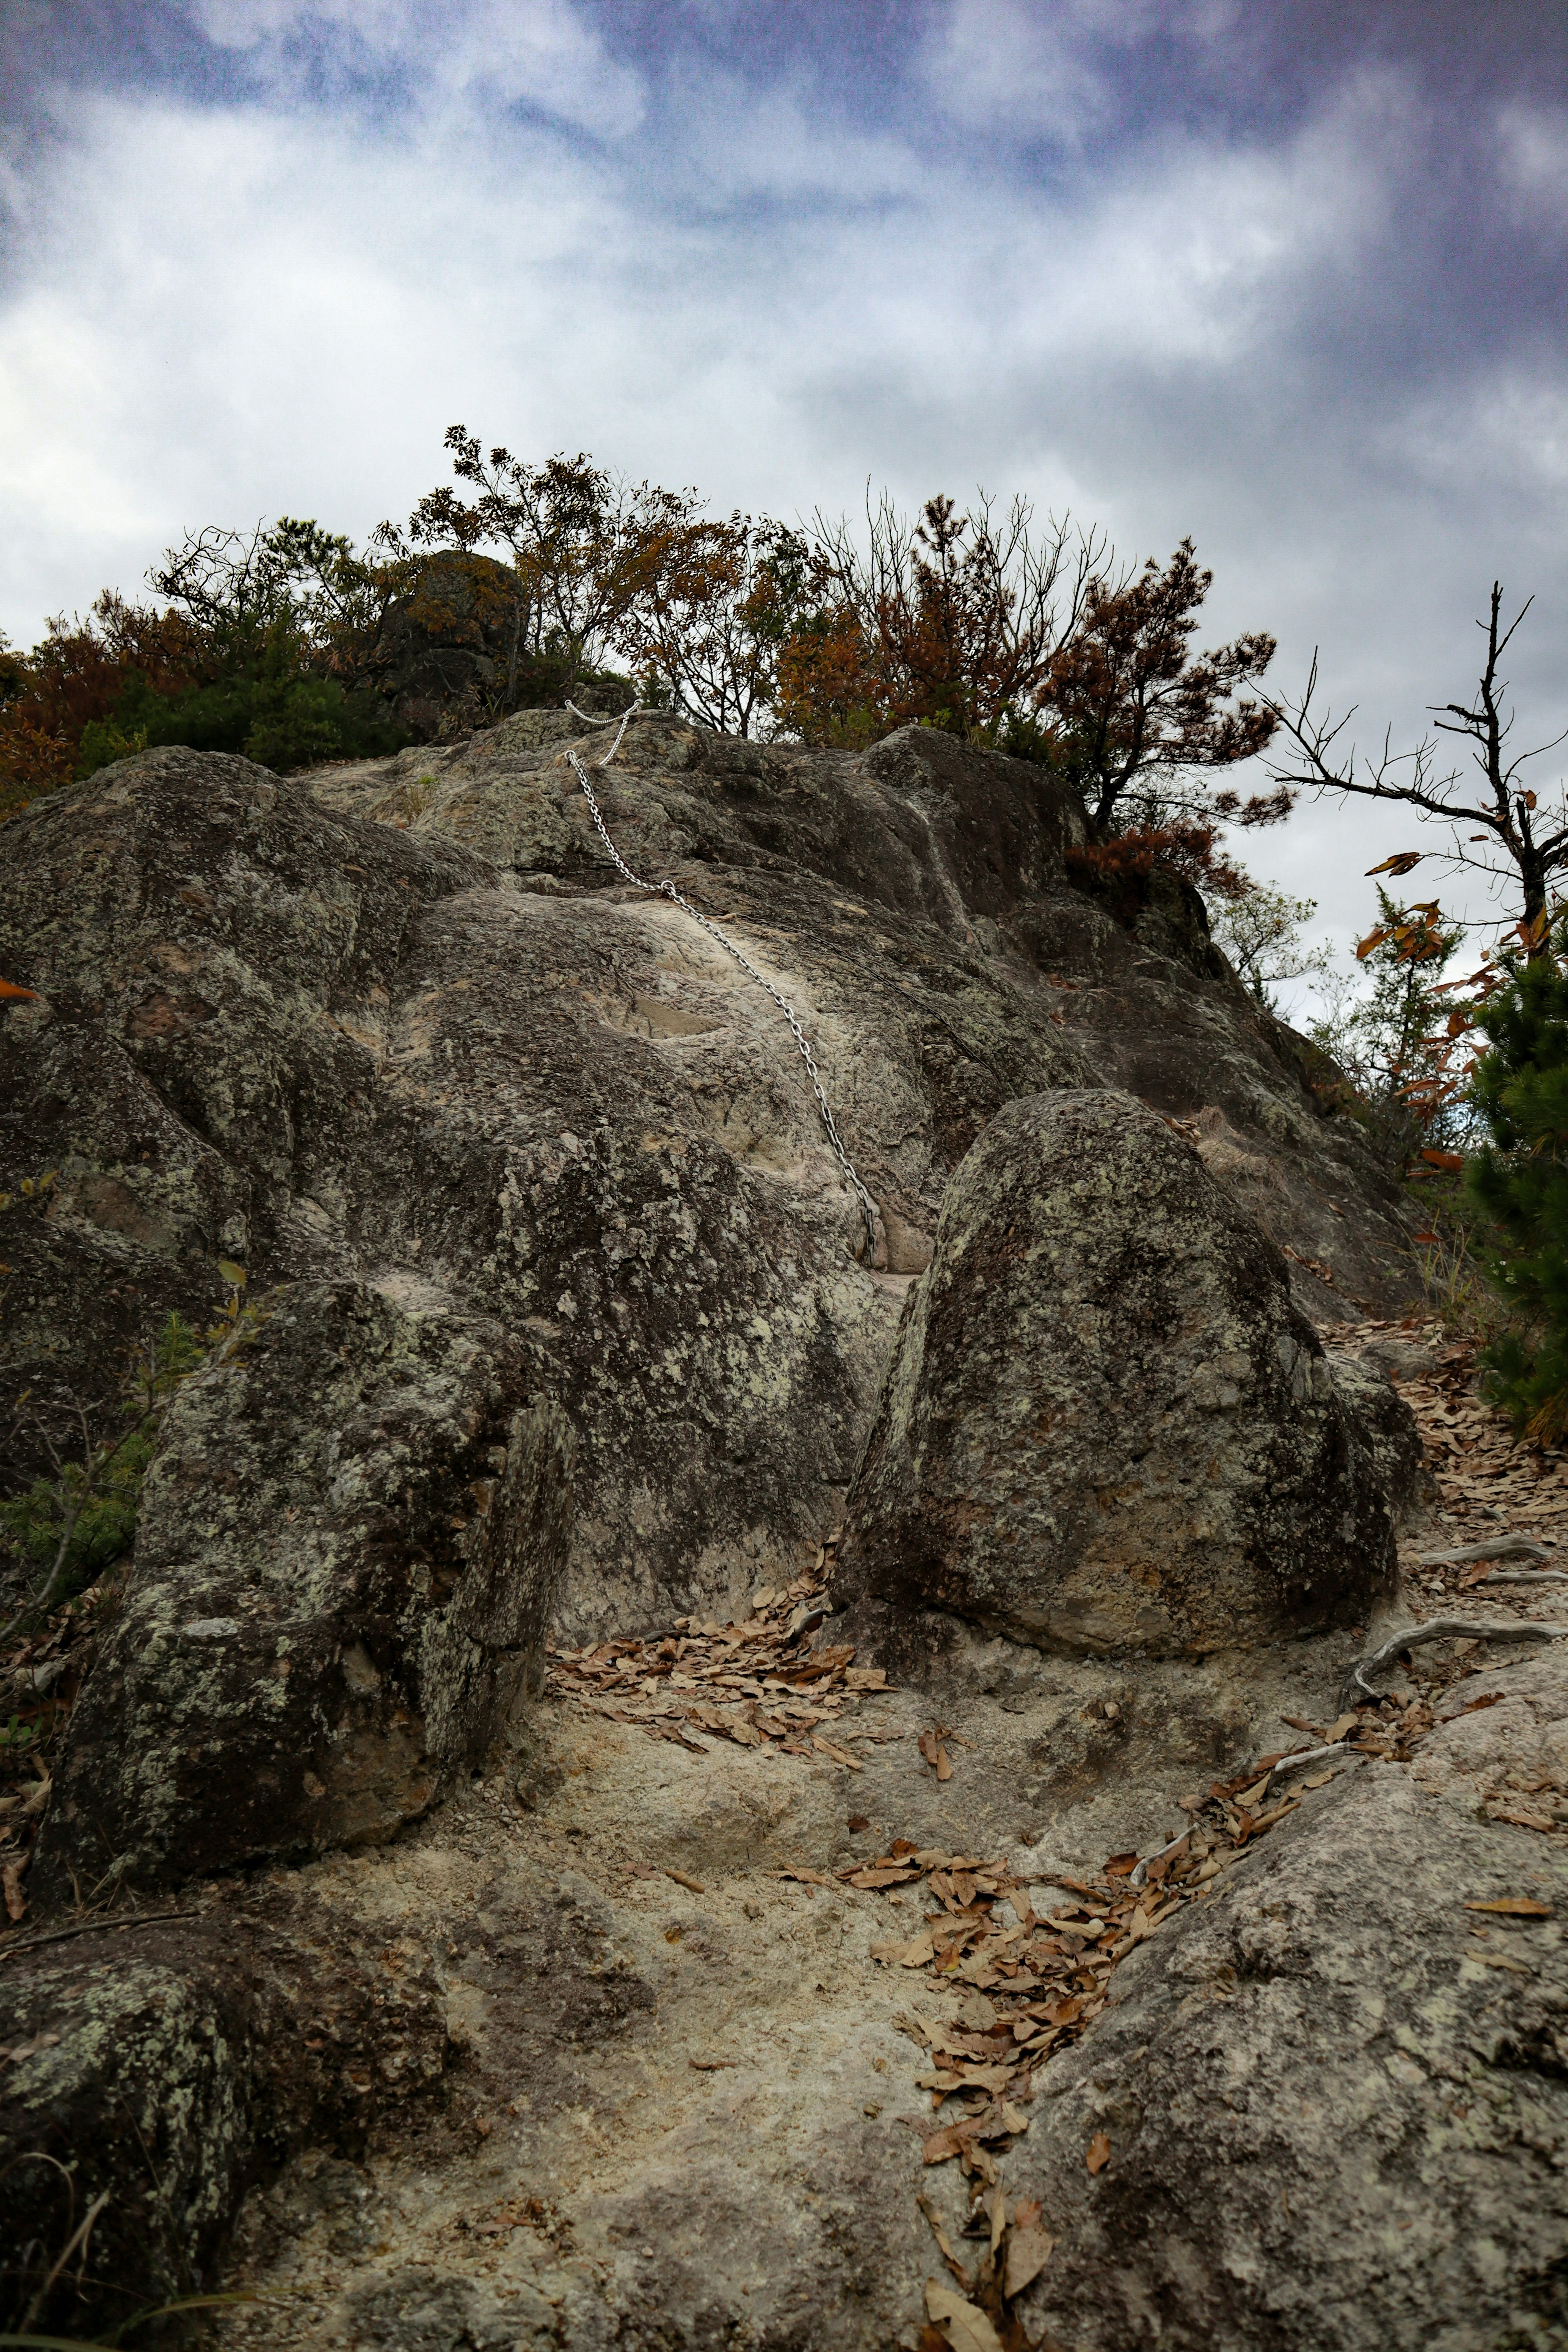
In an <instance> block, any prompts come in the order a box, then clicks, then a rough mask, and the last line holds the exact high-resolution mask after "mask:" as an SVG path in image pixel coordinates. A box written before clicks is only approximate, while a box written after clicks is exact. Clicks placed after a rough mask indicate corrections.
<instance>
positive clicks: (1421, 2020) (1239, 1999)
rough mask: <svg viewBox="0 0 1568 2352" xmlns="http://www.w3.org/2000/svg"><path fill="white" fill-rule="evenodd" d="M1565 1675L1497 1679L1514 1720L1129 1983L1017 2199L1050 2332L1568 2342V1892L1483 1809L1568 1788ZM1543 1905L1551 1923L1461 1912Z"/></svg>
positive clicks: (1102, 2351) (1294, 2343)
mask: <svg viewBox="0 0 1568 2352" xmlns="http://www.w3.org/2000/svg"><path fill="white" fill-rule="evenodd" d="M1563 1663H1564V1661H1563V1658H1562V1657H1561V1656H1557V1657H1553V1658H1548V1659H1546V1660H1543V1661H1541V1662H1540V1663H1535V1662H1531V1663H1528V1664H1519V1665H1515V1666H1512V1667H1510V1668H1509V1669H1508V1670H1507V1672H1506V1675H1503V1676H1501V1677H1500V1676H1498V1675H1497V1674H1496V1673H1495V1671H1494V1673H1493V1675H1491V1676H1490V1677H1489V1678H1488V1679H1487V1680H1486V1682H1485V1683H1484V1684H1483V1685H1482V1687H1483V1689H1484V1690H1486V1691H1489V1692H1492V1691H1499V1690H1503V1691H1506V1696H1505V1697H1504V1699H1503V1703H1502V1704H1501V1705H1500V1706H1497V1707H1496V1709H1495V1712H1494V1711H1493V1710H1492V1709H1490V1708H1488V1709H1487V1710H1486V1711H1484V1712H1480V1713H1479V1714H1469V1715H1467V1714H1466V1713H1464V1712H1462V1711H1461V1708H1462V1706H1463V1705H1464V1701H1463V1700H1462V1699H1460V1700H1458V1701H1457V1702H1456V1704H1455V1706H1454V1711H1453V1717H1452V1719H1451V1720H1450V1721H1449V1722H1448V1723H1447V1724H1446V1725H1443V1726H1441V1727H1439V1729H1438V1731H1437V1732H1436V1734H1435V1735H1434V1736H1433V1737H1432V1738H1430V1739H1428V1740H1427V1742H1426V1745H1425V1747H1424V1748H1423V1751H1422V1754H1421V1757H1420V1759H1419V1760H1418V1762H1417V1763H1416V1765H1415V1769H1414V1771H1413V1772H1409V1773H1407V1772H1404V1771H1401V1770H1399V1769H1397V1768H1394V1767H1392V1766H1373V1767H1372V1768H1370V1769H1364V1770H1363V1773H1362V1774H1360V1775H1359V1776H1357V1777H1356V1778H1355V1779H1353V1780H1349V1781H1343V1782H1339V1783H1336V1785H1335V1787H1334V1789H1333V1790H1332V1792H1330V1791H1328V1790H1324V1791H1323V1792H1322V1799H1321V1805H1320V1807H1319V1808H1318V1809H1317V1810H1316V1811H1314V1813H1313V1815H1312V1817H1311V1819H1310V1823H1309V1822H1305V1821H1304V1822H1302V1823H1301V1824H1300V1827H1299V1828H1297V1830H1296V1831H1295V1833H1294V1834H1293V1835H1292V1836H1291V1837H1289V1838H1282V1839H1279V1841H1277V1842H1271V1843H1268V1844H1267V1845H1266V1846H1265V1848H1264V1849H1263V1850H1262V1851H1261V1852H1260V1853H1258V1856H1257V1857H1256V1858H1255V1859H1253V1860H1251V1861H1250V1862H1248V1863H1247V1864H1246V1865H1245V1869H1244V1870H1238V1872H1237V1884H1235V1885H1233V1886H1231V1887H1229V1888H1228V1889H1227V1891H1226V1894H1225V1895H1223V1896H1222V1898H1221V1899H1220V1900H1219V1901H1218V1902H1216V1903H1215V1904H1214V1905H1213V1906H1212V1907H1211V1908H1209V1909H1207V1910H1206V1911H1194V1912H1190V1913H1187V1914H1185V1915H1184V1916H1183V1919H1182V1921H1181V1923H1180V1925H1178V1926H1176V1927H1173V1928H1172V1929H1171V1930H1169V1931H1168V1933H1169V1941H1168V1943H1166V1944H1165V1946H1164V1948H1161V1945H1160V1943H1159V1941H1158V1940H1157V1941H1156V1942H1155V1943H1153V1944H1151V1945H1147V1946H1145V1947H1144V1948H1143V1949H1142V1951H1141V1952H1140V1953H1139V1954H1138V1955H1137V1956H1136V1958H1135V1960H1134V1961H1133V1962H1131V1963H1125V1964H1124V1965H1123V1967H1122V1968H1121V1969H1120V1970H1119V1971H1118V1974H1117V1978H1116V1979H1115V1984H1116V1991H1117V1996H1118V1997H1117V2000H1116V2002H1115V2005H1114V2006H1113V2008H1112V2009H1111V2011H1110V2012H1109V2013H1108V2015H1107V2016H1106V2018H1105V2019H1104V2020H1103V2021H1102V2023H1101V2026H1100V2030H1099V2031H1098V2032H1096V2033H1095V2034H1094V2035H1093V2036H1092V2037H1091V2038H1090V2039H1089V2040H1087V2041H1086V2042H1083V2043H1082V2044H1081V2045H1080V2047H1079V2049H1077V2050H1075V2051H1073V2052H1072V2053H1069V2054H1068V2056H1067V2057H1065V2058H1064V2059H1062V2060H1060V2061H1058V2062H1057V2063H1053V2065H1052V2066H1051V2068H1050V2069H1049V2071H1048V2073H1047V2076H1046V2080H1045V2090H1044V2097H1043V2098H1042V2099H1041V2101H1040V2102H1039V2112H1038V2116H1037V2122H1036V2124H1035V2127H1034V2129H1033V2130H1032V2131H1031V2132H1030V2134H1029V2137H1028V2139H1027V2140H1026V2143H1025V2147H1026V2156H1025V2158H1024V2160H1023V2162H1022V2164H1021V2165H1020V2166H1019V2167H1018V2168H1017V2172H1016V2186H1017V2189H1018V2192H1019V2193H1020V2194H1023V2195H1026V2196H1037V2197H1039V2198H1040V2199H1042V2200H1043V2201H1044V2206H1045V2212H1044V2215H1043V2225H1044V2227H1045V2228H1046V2229H1047V2230H1048V2231H1050V2233H1051V2234H1052V2235H1053V2236H1054V2237H1055V2238H1056V2239H1057V2241H1058V2243H1057V2250H1056V2253H1055V2255H1054V2257H1053V2259H1052V2262H1051V2263H1050V2265H1049V2267H1048V2269H1047V2273H1046V2274H1045V2275H1044V2277H1043V2278H1042V2279H1041V2281H1040V2282H1039V2284H1038V2286H1037V2288H1035V2289H1033V2290H1031V2292H1030V2294H1029V2295H1028V2298H1027V2301H1026V2320H1027V2324H1028V2326H1029V2328H1030V2332H1031V2333H1034V2332H1036V2331H1037V2329H1038V2327H1039V2326H1040V2324H1041V2322H1042V2321H1043V2322H1044V2323H1045V2324H1046V2326H1047V2330H1048V2331H1051V2332H1054V2333H1056V2334H1058V2336H1061V2337H1064V2338H1065V2339H1066V2340H1067V2341H1068V2343H1070V2344H1071V2345H1073V2346H1074V2347H1081V2352H1124V2348H1125V2347H1128V2346H1131V2345H1140V2346H1142V2345H1151V2346H1152V2345H1155V2344H1158V2345H1160V2346H1161V2347H1173V2352H1188V2347H1191V2352H1199V2347H1205V2348H1206V2347H1213V2352H1257V2347H1261V2346H1267V2347H1269V2352H1362V2347H1375V2346H1378V2345H1384V2346H1389V2347H1394V2346H1398V2347H1417V2346H1421V2345H1432V2346H1435V2347H1441V2352H1497V2347H1501V2346H1504V2345H1508V2346H1514V2345H1518V2346H1521V2347H1525V2346H1530V2347H1534V2346H1537V2345H1539V2346H1541V2347H1547V2346H1555V2345H1558V2344H1561V2343H1563V2341H1564V2340H1565V2337H1568V2283H1565V2281H1564V2276H1563V2246H1564V2244H1565V2243H1568V2190H1565V2188H1564V2169H1563V2156H1564V2152H1565V2150H1568V1939H1565V1938H1564V1935H1563V1925H1562V1913H1563V1904H1564V1901H1565V1900H1568V1868H1565V1867H1564V1849H1563V1844H1562V1843H1561V1841H1552V1842H1550V1843H1549V1842H1548V1841H1547V1840H1546V1839H1545V1838H1543V1837H1542V1836H1540V1835H1538V1834H1536V1833H1534V1832H1531V1831H1529V1830H1526V1829H1521V1828H1510V1827H1509V1826H1508V1825H1507V1823H1506V1822H1496V1821H1488V1820H1487V1819H1486V1818H1485V1815H1484V1814H1483V1813H1482V1811H1481V1810H1480V1808H1479V1806H1478V1804H1477V1803H1476V1801H1475V1782H1476V1780H1478V1779H1481V1780H1483V1781H1487V1780H1490V1781H1492V1782H1493V1785H1495V1782H1496V1780H1500V1779H1502V1777H1503V1775H1504V1774H1505V1773H1506V1772H1507V1771H1509V1769H1510V1768H1511V1769H1512V1771H1513V1773H1514V1774H1515V1775H1516V1776H1518V1777H1520V1778H1528V1777H1539V1776H1541V1775H1542V1772H1543V1771H1544V1772H1545V1773H1550V1772H1552V1771H1555V1772H1556V1774H1557V1775H1558V1776H1559V1777H1560V1778H1561V1777H1563V1776H1564V1775H1568V1714H1565V1712H1564V1708H1565V1701H1568V1685H1565V1681H1564V1675H1563ZM1487 1767H1490V1768H1491V1769H1490V1770H1488V1769H1486V1768H1487ZM1494 1776H1495V1777H1494ZM1521 1896H1524V1897H1526V1898H1527V1899H1528V1900H1531V1901H1534V1902H1535V1904H1536V1906H1537V1913H1538V1915H1539V1916H1534V1917H1530V1916H1519V1917H1515V1918H1513V1919H1512V1920H1510V1918H1509V1916H1507V1915H1506V1914H1504V1915H1501V1916H1500V1915H1499V1914H1497V1913H1495V1912H1494V1913H1492V1914H1490V1915H1489V1916H1488V1915H1480V1914H1478V1913H1477V1912H1476V1911H1474V1910H1468V1911H1467V1910H1466V1908H1465V1907H1464V1906H1465V1905H1466V1903H1467V1902H1468V1903H1471V1904H1485V1903H1488V1902H1494V1901H1497V1900H1499V1899H1502V1900H1505V1901H1507V1900H1510V1899H1517V1898H1519V1897H1521ZM1553 1910H1555V1913H1556V1916H1555V1917H1553V1916H1550V1915H1551V1914H1552V1912H1553ZM1100 2131H1103V2132H1104V2133H1105V2134H1106V2136H1107V2137H1108V2138H1109V2140H1110V2164H1109V2166H1108V2168H1106V2169H1105V2170H1104V2171H1102V2172H1101V2173H1100V2174H1099V2175H1098V2177H1094V2176H1091V2175H1090V2174H1089V2171H1088V2169H1087V2168H1086V2165H1085V2162H1084V2154H1085V2150H1086V2149H1087V2147H1089V2141H1090V2140H1091V2138H1092V2137H1094V2135H1095V2134H1096V2133H1097V2132H1100Z"/></svg>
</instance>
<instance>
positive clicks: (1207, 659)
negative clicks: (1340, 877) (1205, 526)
mask: <svg viewBox="0 0 1568 2352" xmlns="http://www.w3.org/2000/svg"><path fill="white" fill-rule="evenodd" d="M1213 579H1214V574H1213V573H1212V572H1205V571H1200V570H1199V568H1198V563H1197V559H1196V556H1195V553H1194V548H1193V542H1192V541H1191V540H1190V539H1184V540H1183V541H1182V542H1181V544H1180V546H1179V547H1178V548H1177V549H1176V551H1175V553H1174V555H1173V557H1172V558H1171V561H1170V562H1169V563H1168V564H1167V565H1166V567H1165V569H1164V570H1163V572H1162V571H1161V570H1160V568H1159V566H1158V565H1157V564H1156V563H1155V562H1153V561H1152V559H1151V560H1150V561H1149V562H1147V563H1146V564H1145V565H1144V566H1143V569H1142V572H1139V573H1138V575H1137V576H1136V578H1135V579H1133V580H1131V582H1123V583H1117V582H1115V581H1112V580H1108V579H1102V578H1099V577H1095V578H1091V579H1090V580H1089V582H1088V583H1087V585H1086V589H1085V593H1084V597H1083V604H1082V611H1081V614H1080V617H1079V625H1078V626H1077V628H1076V629H1075V630H1074V631H1073V632H1072V634H1071V635H1070V636H1069V637H1068V640H1067V642H1066V643H1065V644H1064V645H1063V646H1061V648H1060V650H1059V651H1058V653H1057V654H1056V655H1055V656H1054V657H1053V659H1052V660H1051V662H1050V664H1049V667H1048V668H1047V671H1046V674H1045V676H1044V677H1043V678H1041V680H1040V681H1039V683H1038V684H1037V687H1036V688H1035V697H1034V698H1035V701H1036V703H1037V706H1038V708H1039V709H1040V710H1041V712H1042V713H1043V714H1045V715H1046V717H1047V720H1048V722H1049V723H1050V724H1051V726H1052V727H1053V728H1054V730H1055V731H1056V736H1057V740H1058V746H1059V751H1060V756H1061V758H1062V760H1063V762H1064V764H1067V765H1069V766H1070V768H1071V770H1072V772H1073V773H1074V774H1075V776H1076V778H1077V780H1078V782H1079V786H1080V788H1081V790H1082V792H1083V794H1084V798H1085V800H1086V801H1087V803H1089V811H1090V814H1092V816H1093V818H1094V822H1095V824H1096V825H1097V826H1098V827H1099V828H1100V830H1101V832H1106V833H1109V832H1110V831H1112V830H1118V831H1120V830H1123V829H1125V827H1126V826H1127V824H1129V823H1132V824H1139V825H1143V826H1152V827H1155V828H1160V827H1165V826H1169V825H1170V824H1171V823H1172V822H1173V820H1178V821H1183V822H1185V823H1188V824H1193V823H1196V824H1205V823H1213V822H1214V821H1215V819H1216V818H1217V819H1219V820H1222V821H1224V822H1227V823H1237V824H1243V825H1258V824H1277V823H1279V820H1280V819H1281V818H1283V817H1285V816H1287V815H1288V814H1289V810H1290V806H1291V801H1292V795H1291V793H1289V792H1287V791H1283V790H1277V791H1276V792H1274V793H1258V794H1254V795H1253V796H1251V797H1250V798H1249V799H1247V800H1246V801H1243V800H1241V799H1240V798H1239V796H1238V795H1237V793H1228V792H1225V793H1212V792H1209V791H1208V790H1207V789H1206V788H1205V785H1204V784H1203V783H1201V782H1199V779H1201V778H1206V777H1207V776H1208V775H1210V774H1212V772H1214V771H1215V770H1216V769H1221V768H1229V767H1234V766H1235V765H1236V763H1237V761H1242V760H1249V759H1251V758H1253V757H1254V756H1255V755H1256V754H1257V753H1258V752H1259V751H1263V750H1264V748H1265V747H1266V746H1267V744H1268V741H1269V740H1270V739H1271V737H1272V736H1273V734H1274V730H1275V729H1276V727H1277V726H1278V724H1279V720H1278V719H1277V718H1276V716H1275V714H1274V713H1273V712H1272V711H1271V710H1269V709H1266V708H1265V707H1264V706H1263V705H1262V704H1261V703H1259V702H1258V700H1257V699H1256V698H1253V697H1251V696H1249V695H1248V694H1247V693H1246V691H1245V689H1246V688H1247V687H1249V686H1251V685H1252V684H1253V683H1254V681H1255V680H1257V679H1258V678H1259V677H1261V676H1262V675H1263V673H1264V671H1265V670H1266V669H1267V668H1268V665H1269V663H1270V661H1271V660H1272V659H1273V657H1274V650H1275V646H1274V640H1273V638H1272V637H1270V636H1267V635H1264V634H1263V633H1262V632H1261V631H1254V632H1252V633H1251V634H1250V635H1246V636H1241V637H1237V639H1236V641H1235V643H1234V644H1232V645H1228V646H1218V647H1216V649H1215V651H1214V652H1213V653H1205V654H1194V652H1193V650H1192V639H1193V637H1194V635H1196V632H1197V626H1198V623H1197V614H1198V611H1199V608H1200V607H1201V606H1202V604H1203V603H1204V600H1205V597H1206V596H1207V594H1208V592H1209V588H1210V586H1211V584H1212V583H1213Z"/></svg>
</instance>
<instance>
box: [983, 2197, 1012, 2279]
mask: <svg viewBox="0 0 1568 2352" xmlns="http://www.w3.org/2000/svg"><path fill="white" fill-rule="evenodd" d="M985 2210H986V2212H987V2214H988V2215H989V2217H990V2221H991V2259H992V2261H993V2262H994V2261H995V2259H996V2249H997V2247H998V2246H999V2245H1000V2244H1001V2242H1002V2237H1003V2232H1004V2231H1005V2229H1006V2227H1007V2200H1006V2198H1005V2196H1004V2195H1003V2193H1002V2183H1001V2182H1000V2181H999V2180H998V2181H996V2182H995V2183H994V2185H993V2187H992V2190H991V2194H990V2196H989V2197H988V2198H987V2199H986V2200H985Z"/></svg>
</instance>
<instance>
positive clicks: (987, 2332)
mask: <svg viewBox="0 0 1568 2352" xmlns="http://www.w3.org/2000/svg"><path fill="white" fill-rule="evenodd" d="M926 2315H927V2317H928V2318H929V2319H930V2320H931V2324H932V2326H936V2327H940V2328H941V2329H942V2333H943V2334H944V2335H945V2336H946V2337H947V2340H948V2342H949V2344H950V2345H951V2346H952V2352H1002V2338H1001V2337H1000V2336H998V2335H997V2333H996V2330H995V2329H994V2327H993V2326H992V2325H991V2322H990V2321H989V2320H988V2319H987V2318H986V2316H985V2314H984V2312H983V2311H982V2310H981V2309H980V2307H979V2305H977V2304H973V2303H971V2302H970V2301H969V2300H968V2298H967V2296H965V2295H962V2294H959V2293H958V2292H957V2290H956V2288H954V2287H951V2286H948V2285H947V2284H945V2283H944V2282H943V2281H942V2279H927V2281H926Z"/></svg>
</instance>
